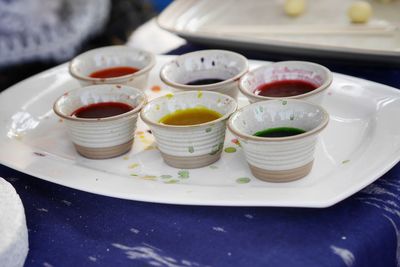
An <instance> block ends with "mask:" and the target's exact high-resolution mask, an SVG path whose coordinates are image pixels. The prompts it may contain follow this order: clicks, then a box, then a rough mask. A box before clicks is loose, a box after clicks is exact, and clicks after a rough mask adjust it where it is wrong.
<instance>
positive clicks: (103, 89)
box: [53, 84, 146, 158]
mask: <svg viewBox="0 0 400 267" xmlns="http://www.w3.org/2000/svg"><path fill="white" fill-rule="evenodd" d="M104 102H118V103H124V104H127V105H129V106H131V107H133V109H132V110H130V111H128V112H126V113H123V114H120V115H116V116H112V117H105V118H93V119H91V118H90V119H87V118H79V117H76V116H72V115H71V114H73V112H74V111H76V110H78V109H79V108H82V107H85V106H88V105H91V104H96V103H104ZM145 102H146V96H145V94H144V93H143V92H142V91H141V90H139V89H136V88H133V87H130V86H126V85H119V84H115V85H114V84H102V85H91V86H86V87H81V88H78V89H74V90H71V91H68V92H67V93H64V94H63V95H62V96H60V98H58V99H57V101H56V102H55V103H54V106H53V109H54V112H55V113H56V114H57V115H58V116H59V117H60V118H62V119H64V121H65V124H66V129H65V130H66V131H68V133H69V136H70V137H71V140H72V142H73V143H74V144H75V145H76V146H77V149H78V151H79V152H80V153H82V154H83V155H85V156H87V157H92V158H109V157H113V156H115V155H116V154H117V155H120V154H122V153H124V152H126V151H127V150H129V149H130V146H131V145H132V144H131V143H130V142H131V141H132V140H133V138H134V134H135V129H136V122H137V118H138V115H139V111H140V110H141V108H142V107H143V105H144V104H145ZM125 144H126V145H125ZM120 146H122V147H120Z"/></svg>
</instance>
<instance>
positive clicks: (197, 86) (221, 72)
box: [160, 50, 248, 98]
mask: <svg viewBox="0 0 400 267" xmlns="http://www.w3.org/2000/svg"><path fill="white" fill-rule="evenodd" d="M247 70H248V62H247V59H246V58H245V57H244V56H242V55H240V54H237V53H234V52H230V51H225V50H201V51H196V52H192V53H187V54H184V55H181V56H178V57H177V58H176V59H174V60H172V61H170V62H169V63H167V64H166V65H164V66H163V67H162V69H161V72H160V78H161V80H162V81H163V82H164V83H165V84H167V85H169V86H171V87H173V88H175V89H178V90H181V91H214V92H218V93H222V94H225V95H229V96H231V97H233V98H237V95H238V92H239V79H240V77H242V76H243V75H244V74H245V73H246V72H247Z"/></svg>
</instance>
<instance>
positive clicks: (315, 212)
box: [0, 44, 400, 267]
mask: <svg viewBox="0 0 400 267" xmlns="http://www.w3.org/2000/svg"><path fill="white" fill-rule="evenodd" d="M203 48H205V47H201V46H196V45H193V44H187V45H185V46H184V47H181V48H179V49H178V50H175V51H172V52H171V53H172V54H182V53H185V52H188V51H193V50H198V49H203ZM239 52H241V53H242V54H244V55H245V56H247V57H248V58H251V59H265V60H280V59H288V58H285V56H283V57H280V58H279V57H277V56H276V55H267V54H263V53H260V52H251V51H239ZM314 61H317V62H318V60H314ZM322 61H323V60H322ZM320 63H323V64H324V65H326V66H327V67H329V68H331V69H332V70H333V71H337V72H341V73H345V74H349V75H353V76H357V77H361V78H366V79H370V80H373V81H377V82H380V83H384V84H387V85H391V86H394V87H397V88H400V66H399V67H396V66H391V67H387V68H386V67H385V66H374V65H367V66H365V65H364V66H362V65H361V66H360V65H358V64H356V63H354V62H353V64H351V63H350V64H349V63H348V62H347V63H343V62H339V63H338V62H320ZM0 176H1V177H4V178H5V179H7V180H8V181H9V182H11V183H12V185H13V186H14V187H15V189H16V191H17V192H18V193H19V195H20V197H21V199H22V202H23V204H24V207H25V213H26V219H27V225H28V230H29V246H30V250H29V254H28V257H27V259H26V262H25V266H45V267H48V266H73V265H75V266H168V267H175V266H398V264H400V208H399V207H400V164H397V165H396V166H395V167H393V168H392V169H391V170H390V171H389V172H387V173H386V174H385V175H384V176H383V177H381V178H380V179H378V180H377V181H376V182H375V183H373V184H372V185H370V186H368V187H367V188H365V189H364V190H362V191H361V192H359V193H357V194H355V195H353V196H352V197H350V198H348V199H346V200H344V201H342V202H340V203H338V204H336V205H335V206H333V207H330V208H325V209H304V208H301V209H300V208H268V207H266V208H252V207H240V208H235V207H199V206H195V207H193V206H179V205H165V204H153V203H143V202H137V201H128V200H121V199H115V198H110V197H105V196H100V195H95V194H90V193H86V192H82V191H78V190H74V189H70V188H66V187H63V186H59V185H56V184H52V183H49V182H46V181H43V180H40V179H37V178H35V177H32V176H29V175H26V174H23V173H20V172H17V171H15V170H12V169H10V168H8V167H5V166H3V165H0ZM349 179H351V177H349ZM0 265H1V264H0Z"/></svg>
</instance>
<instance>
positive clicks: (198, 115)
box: [159, 107, 222, 125]
mask: <svg viewBox="0 0 400 267" xmlns="http://www.w3.org/2000/svg"><path fill="white" fill-rule="evenodd" d="M221 117H222V115H221V114H219V113H218V112H216V111H214V110H211V109H208V108H204V107H197V108H188V109H183V110H177V111H175V112H173V113H170V114H168V115H165V116H164V117H162V118H161V119H160V121H159V122H160V123H163V124H168V125H195V124H201V123H206V122H209V121H213V120H216V119H219V118H221Z"/></svg>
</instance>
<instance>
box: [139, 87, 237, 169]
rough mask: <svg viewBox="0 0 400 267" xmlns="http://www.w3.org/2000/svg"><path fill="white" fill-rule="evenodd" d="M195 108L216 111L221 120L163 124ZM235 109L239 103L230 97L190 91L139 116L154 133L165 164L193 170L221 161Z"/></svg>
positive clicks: (158, 101)
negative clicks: (180, 113) (230, 118)
mask: <svg viewBox="0 0 400 267" xmlns="http://www.w3.org/2000/svg"><path fill="white" fill-rule="evenodd" d="M196 107H205V108H207V109H210V110H213V111H216V112H218V113H220V114H221V115H222V117H220V118H218V119H216V120H213V121H210V122H206V123H202V124H196V125H188V126H176V125H166V124H163V123H160V119H161V118H163V117H164V116H165V115H168V114H171V113H173V112H175V111H177V110H185V109H188V108H196ZM236 108H237V104H236V101H235V100H234V99H233V98H232V97H230V96H227V95H224V94H220V93H215V92H208V91H204V92H202V91H190V92H179V93H176V94H169V95H166V96H163V97H159V98H156V99H154V100H152V101H151V102H149V103H148V104H147V105H146V106H145V107H144V108H143V109H142V111H141V113H140V116H141V118H142V120H143V121H144V122H145V123H146V124H148V125H149V127H150V129H151V130H152V133H153V135H154V137H155V139H156V142H157V146H158V148H159V150H160V152H161V155H162V157H163V159H164V161H165V162H166V163H167V164H168V165H170V166H172V167H176V168H184V169H191V168H199V167H203V166H207V165H209V164H211V163H213V162H215V161H217V160H218V159H219V158H220V156H221V152H222V148H223V145H224V139H225V131H226V121H227V120H228V118H229V116H230V115H231V114H232V113H233V112H234V111H235V110H236Z"/></svg>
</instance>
